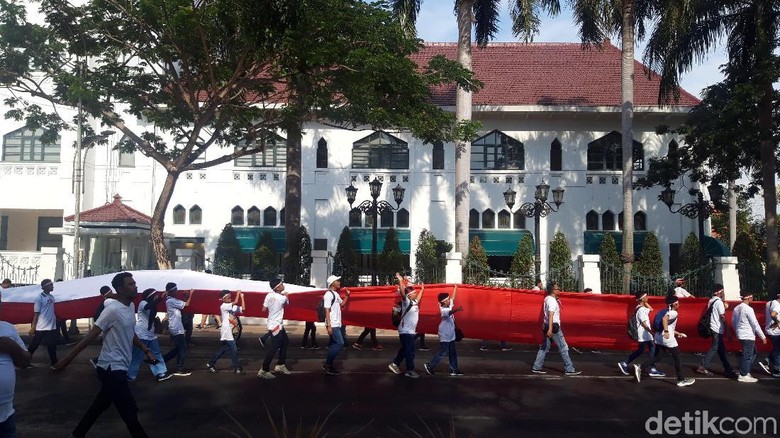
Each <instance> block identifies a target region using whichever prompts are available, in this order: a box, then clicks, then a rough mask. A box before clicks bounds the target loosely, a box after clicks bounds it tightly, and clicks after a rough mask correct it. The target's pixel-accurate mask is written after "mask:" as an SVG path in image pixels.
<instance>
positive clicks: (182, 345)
mask: <svg viewBox="0 0 780 438" xmlns="http://www.w3.org/2000/svg"><path fill="white" fill-rule="evenodd" d="M171 339H172V340H173V343H174V345H175V347H173V349H171V351H169V352H167V353H165V356H163V357H164V359H165V361H166V362H168V361H169V360H171V359H173V358H174V357H175V358H176V369H177V370H181V369H184V358H185V357H187V340H186V339H185V338H184V333H182V334H180V335H173V336H171Z"/></svg>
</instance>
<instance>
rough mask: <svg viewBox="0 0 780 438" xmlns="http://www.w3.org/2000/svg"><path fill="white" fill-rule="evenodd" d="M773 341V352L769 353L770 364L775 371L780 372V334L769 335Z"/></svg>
mask: <svg viewBox="0 0 780 438" xmlns="http://www.w3.org/2000/svg"><path fill="white" fill-rule="evenodd" d="M769 340H770V341H772V352H771V353H769V364H770V365H771V366H772V368H773V370H774V372H775V373H780V336H769Z"/></svg>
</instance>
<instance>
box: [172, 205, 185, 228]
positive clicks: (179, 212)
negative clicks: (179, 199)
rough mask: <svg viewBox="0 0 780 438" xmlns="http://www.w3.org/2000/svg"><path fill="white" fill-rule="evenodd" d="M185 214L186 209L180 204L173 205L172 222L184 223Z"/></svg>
mask: <svg viewBox="0 0 780 438" xmlns="http://www.w3.org/2000/svg"><path fill="white" fill-rule="evenodd" d="M186 216H187V210H186V209H185V208H184V207H182V206H181V205H177V206H176V207H173V224H174V225H181V224H183V223H184V219H185V217H186Z"/></svg>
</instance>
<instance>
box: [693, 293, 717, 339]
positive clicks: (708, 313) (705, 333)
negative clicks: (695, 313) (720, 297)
mask: <svg viewBox="0 0 780 438" xmlns="http://www.w3.org/2000/svg"><path fill="white" fill-rule="evenodd" d="M714 306H715V301H713V302H712V303H710V305H709V306H708V307H707V310H705V311H704V313H703V314H702V315H701V318H700V319H699V325H697V326H696V329H697V330H698V331H699V336H701V337H702V338H709V337H710V336H712V329H711V328H710V318H712V308H713V307H714Z"/></svg>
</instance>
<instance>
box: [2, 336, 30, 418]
mask: <svg viewBox="0 0 780 438" xmlns="http://www.w3.org/2000/svg"><path fill="white" fill-rule="evenodd" d="M0 337H2V338H11V339H12V340H13V341H14V342H16V343H17V344H18V345H19V346H20V347H22V349H23V350H27V349H26V348H25V347H24V342H22V338H20V337H19V332H17V331H16V328H15V327H14V326H13V325H11V324H9V323H7V322H5V321H0ZM15 387H16V369H14V361H13V360H12V359H11V355H10V354H4V353H0V423H2V422H3V421H5V420H7V419H8V417H10V416H11V415H13V413H14V388H15Z"/></svg>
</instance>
